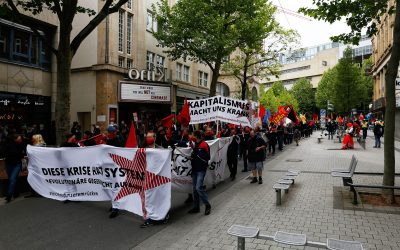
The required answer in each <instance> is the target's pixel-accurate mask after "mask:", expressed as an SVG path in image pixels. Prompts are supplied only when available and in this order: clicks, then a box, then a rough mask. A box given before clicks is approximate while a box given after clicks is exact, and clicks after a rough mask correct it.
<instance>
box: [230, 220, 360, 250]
mask: <svg viewBox="0 0 400 250" xmlns="http://www.w3.org/2000/svg"><path fill="white" fill-rule="evenodd" d="M228 234H229V235H232V236H236V237H238V245H237V246H238V248H237V249H238V250H245V249H246V245H245V244H246V242H245V238H257V239H262V240H267V241H268V240H270V241H275V242H278V243H281V244H285V245H292V246H310V247H316V248H325V249H331V250H363V249H364V248H363V246H362V244H361V243H360V242H358V241H344V240H337V239H331V238H328V239H327V240H326V242H316V241H309V240H307V235H305V234H296V233H287V232H282V231H278V232H276V233H275V235H274V236H271V235H267V234H262V233H260V230H259V229H258V228H256V227H245V226H241V225H233V226H231V227H230V228H229V229H228Z"/></svg>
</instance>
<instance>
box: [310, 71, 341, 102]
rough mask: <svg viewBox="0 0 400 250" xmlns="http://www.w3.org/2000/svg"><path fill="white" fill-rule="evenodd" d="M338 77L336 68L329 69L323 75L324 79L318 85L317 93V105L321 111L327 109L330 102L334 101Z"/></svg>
mask: <svg viewBox="0 0 400 250" xmlns="http://www.w3.org/2000/svg"><path fill="white" fill-rule="evenodd" d="M336 76H337V72H336V68H332V69H328V70H327V71H325V72H324V74H323V75H322V79H321V80H320V81H319V83H318V88H317V93H316V96H315V100H316V105H317V107H318V108H320V109H326V105H327V103H328V100H332V98H333V96H332V93H333V86H334V84H335V79H336Z"/></svg>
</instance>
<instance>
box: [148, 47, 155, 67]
mask: <svg viewBox="0 0 400 250" xmlns="http://www.w3.org/2000/svg"><path fill="white" fill-rule="evenodd" d="M154 57H155V54H154V53H153V52H150V51H147V57H146V62H147V63H146V65H147V70H153V69H154V59H155V58H154Z"/></svg>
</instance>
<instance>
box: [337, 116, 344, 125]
mask: <svg viewBox="0 0 400 250" xmlns="http://www.w3.org/2000/svg"><path fill="white" fill-rule="evenodd" d="M338 120H339V122H340V123H343V118H342V117H341V116H340V115H339V118H338Z"/></svg>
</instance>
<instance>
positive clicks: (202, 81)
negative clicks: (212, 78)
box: [198, 71, 208, 87]
mask: <svg viewBox="0 0 400 250" xmlns="http://www.w3.org/2000/svg"><path fill="white" fill-rule="evenodd" d="M198 83H199V86H203V87H207V85H208V73H206V72H203V71H199V78H198Z"/></svg>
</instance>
